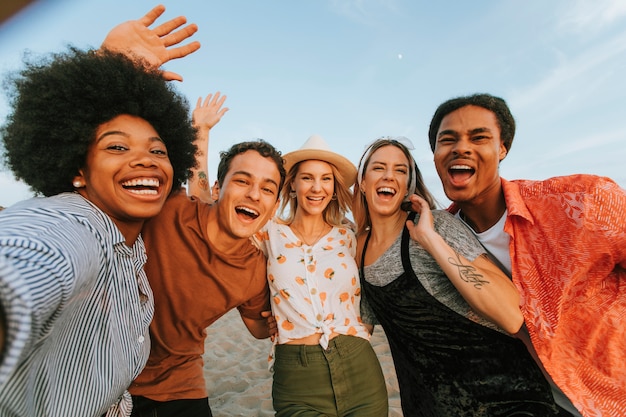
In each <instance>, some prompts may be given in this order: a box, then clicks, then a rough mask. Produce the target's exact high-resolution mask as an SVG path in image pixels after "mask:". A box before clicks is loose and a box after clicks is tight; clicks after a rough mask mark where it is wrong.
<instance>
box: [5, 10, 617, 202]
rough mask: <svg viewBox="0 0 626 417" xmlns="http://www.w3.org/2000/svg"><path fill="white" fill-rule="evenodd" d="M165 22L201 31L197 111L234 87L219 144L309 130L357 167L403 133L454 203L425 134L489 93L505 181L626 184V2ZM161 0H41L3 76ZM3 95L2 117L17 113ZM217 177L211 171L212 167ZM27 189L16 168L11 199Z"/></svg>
mask: <svg viewBox="0 0 626 417" xmlns="http://www.w3.org/2000/svg"><path fill="white" fill-rule="evenodd" d="M162 2H163V4H164V5H165V6H166V8H167V10H166V12H165V14H164V16H162V17H161V18H160V19H159V20H158V22H164V21H166V20H168V19H170V18H173V17H175V16H178V15H185V16H187V18H188V20H189V21H190V22H195V23H197V24H198V25H199V31H198V33H197V34H196V35H195V36H194V37H193V39H195V40H198V41H200V42H201V43H202V48H201V49H200V50H199V51H198V52H196V53H195V54H194V55H192V56H190V57H187V58H185V59H182V60H178V61H175V62H172V63H169V64H168V65H166V68H167V69H170V70H172V71H175V72H178V73H180V74H181V75H182V76H183V77H184V81H183V82H182V83H177V88H178V90H179V91H180V92H181V93H182V94H184V95H185V96H186V97H187V98H188V99H189V101H190V105H192V106H193V105H194V104H195V102H196V99H197V98H198V97H199V96H204V95H206V94H207V93H209V92H214V91H221V92H222V93H223V94H226V95H227V96H228V99H227V101H226V105H227V106H228V107H230V109H231V110H230V111H229V112H228V113H227V114H226V116H225V117H224V118H223V119H222V121H221V122H220V124H218V125H217V126H216V127H215V128H214V129H213V131H212V133H211V147H210V151H209V152H210V153H211V158H210V166H211V167H212V168H213V169H215V168H216V167H217V160H218V151H220V150H223V149H226V148H227V147H229V146H230V145H231V144H233V143H235V142H239V141H242V140H249V139H254V138H263V139H266V140H267V141H269V142H270V143H272V144H274V145H275V146H276V147H277V148H279V149H280V150H282V151H283V152H289V151H292V150H294V149H297V148H299V147H300V146H301V145H302V144H303V143H304V141H305V140H306V139H307V138H308V137H309V136H310V135H311V134H314V133H316V134H320V135H322V136H323V137H324V138H325V139H326V140H327V141H328V142H329V143H330V144H331V147H332V148H333V149H334V150H335V151H337V152H339V153H341V154H343V155H345V156H346V157H348V158H349V159H350V160H352V162H354V163H355V164H357V163H358V159H359V157H360V155H361V153H362V151H363V150H364V147H365V145H366V144H368V143H369V142H371V141H372V140H373V139H375V138H377V137H379V136H383V135H391V136H398V135H402V136H406V137H408V138H410V139H411V140H412V141H413V143H414V144H415V150H414V151H413V154H414V156H415V157H416V159H417V161H418V163H419V165H420V168H421V169H422V172H423V174H424V177H425V180H426V182H427V185H428V186H429V188H430V189H431V191H433V193H434V194H435V196H437V198H438V199H439V200H440V202H441V203H442V204H444V205H445V204H447V199H446V198H445V195H444V194H443V192H442V191H441V184H440V182H439V179H438V177H437V174H436V173H435V170H434V167H433V162H432V152H431V151H430V148H429V146H428V139H427V131H428V125H429V123H430V118H431V117H432V114H433V113H434V111H435V109H436V107H437V106H438V105H439V104H440V103H441V102H443V101H445V100H447V99H448V98H451V97H455V96H459V95H465V94H471V93H475V92H489V93H492V94H495V95H498V96H501V97H503V98H504V99H505V100H507V102H508V103H509V106H510V107H511V110H512V112H513V115H514V116H515V118H516V121H517V124H518V129H517V134H516V137H515V141H514V142H513V146H512V149H511V152H510V154H509V156H508V157H507V159H505V160H504V162H503V163H502V165H501V168H500V169H501V174H502V176H503V177H505V178H507V179H513V178H529V179H542V178H547V177H550V176H556V175H565V174H573V173H593V174H599V175H606V176H609V177H611V178H613V179H615V180H616V181H617V182H618V183H619V184H620V185H621V186H622V187H626V169H625V168H624V166H625V165H626V122H625V120H626V79H625V75H624V74H626V2H625V1H623V0H584V1H582V0H550V1H545V0H526V1H519V0H499V1H496V0H494V1H486V0H474V1H463V0H458V1H453V0H442V1H437V2H433V1H426V0H308V1H304V0H300V1H294V0H227V1H224V0H221V1H215V0H184V1H178V0H177V1H174V0H163V1H162ZM156 4H158V3H157V2H156V1H155V2H153V1H147V0H132V1H129V0H124V1H120V0H106V1H105V0H39V1H38V2H35V3H34V4H32V5H31V6H29V7H28V8H27V9H25V10H23V11H22V12H21V13H19V14H18V15H17V16H15V17H13V18H12V19H10V20H9V21H7V22H5V23H4V24H2V25H1V26H0V71H2V73H4V72H5V71H9V70H15V69H19V68H20V67H21V61H22V56H23V54H24V52H25V51H26V50H28V51H30V52H31V53H34V54H40V53H47V52H51V51H61V50H64V49H65V47H66V45H68V44H73V45H75V46H78V47H84V48H88V47H97V46H99V45H100V43H101V41H102V39H103V38H104V36H105V35H106V33H107V32H108V31H109V30H110V29H111V28H112V27H113V26H115V25H116V24H118V23H120V22H122V21H125V20H130V19H136V18H139V17H141V16H143V15H144V14H145V13H146V12H147V11H148V10H150V9H151V8H152V7H153V6H155V5H156ZM8 111H9V110H8V107H7V102H6V98H5V96H4V94H3V95H2V98H1V100H0V120H2V121H4V119H5V117H6V115H7V113H8ZM210 176H211V180H213V179H214V178H215V175H214V171H211V173H210ZM28 196H30V193H29V192H28V187H26V186H25V185H23V184H19V183H17V182H16V181H15V180H14V179H13V177H12V176H11V173H10V172H8V171H7V169H6V168H4V169H3V170H2V171H1V172H0V205H1V206H9V205H11V204H13V203H15V202H16V201H19V200H21V199H23V198H25V197H28Z"/></svg>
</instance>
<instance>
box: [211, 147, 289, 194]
mask: <svg viewBox="0 0 626 417" xmlns="http://www.w3.org/2000/svg"><path fill="white" fill-rule="evenodd" d="M247 151H256V152H258V153H259V154H260V155H261V156H262V157H264V158H270V159H271V160H272V161H273V162H274V163H275V164H276V169H278V172H279V173H280V184H278V195H276V198H277V199H278V196H279V195H280V192H281V190H282V189H283V186H284V184H285V166H284V161H283V157H282V154H281V153H280V151H279V150H277V149H276V148H275V147H273V146H272V145H270V144H269V143H267V142H266V141H264V140H263V139H257V140H252V141H247V142H240V143H236V144H234V145H233V146H231V147H230V149H228V150H227V151H222V152H220V163H219V165H218V166H217V183H218V184H219V186H220V188H221V187H222V185H224V179H225V178H226V174H228V171H229V170H230V165H231V163H232V162H233V158H235V157H236V156H237V155H239V154H242V153H244V152H247Z"/></svg>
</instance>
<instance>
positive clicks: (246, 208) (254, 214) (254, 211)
mask: <svg viewBox="0 0 626 417" xmlns="http://www.w3.org/2000/svg"><path fill="white" fill-rule="evenodd" d="M235 209H236V210H240V211H245V212H247V213H250V214H252V215H253V216H258V215H259V212H258V211H256V210H252V209H250V208H248V207H243V206H239V207H235Z"/></svg>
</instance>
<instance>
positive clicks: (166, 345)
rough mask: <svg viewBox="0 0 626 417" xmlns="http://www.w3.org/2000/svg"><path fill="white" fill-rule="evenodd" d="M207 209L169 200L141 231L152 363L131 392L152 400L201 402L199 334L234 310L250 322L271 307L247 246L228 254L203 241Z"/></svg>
mask: <svg viewBox="0 0 626 417" xmlns="http://www.w3.org/2000/svg"><path fill="white" fill-rule="evenodd" d="M210 210H213V208H212V207H210V206H209V205H207V204H205V203H202V202H200V201H199V200H196V199H193V198H189V197H187V196H186V195H185V194H184V193H179V194H176V195H173V196H171V197H170V198H169V199H168V201H167V202H166V204H165V207H164V208H163V210H162V212H161V213H160V214H159V215H158V216H157V217H155V218H154V219H152V220H150V221H149V222H147V223H146V224H145V226H144V229H143V232H142V235H143V239H144V242H145V245H146V251H147V254H148V262H147V263H146V267H145V268H146V274H147V275H148V280H149V281H150V285H151V287H152V291H153V292H154V304H155V313H154V320H153V321H152V324H151V325H150V337H151V351H150V358H149V359H148V363H147V364H146V367H145V368H144V370H143V371H142V373H141V374H140V375H139V377H137V379H136V380H135V381H134V382H133V384H132V385H131V387H130V388H129V391H130V392H131V394H133V395H141V396H144V397H147V398H150V399H153V400H157V401H170V400H178V399H193V398H204V397H207V396H208V394H207V391H206V383H205V381H204V376H203V360H202V354H203V353H204V342H205V336H206V332H205V329H206V328H207V327H208V326H209V325H211V324H212V323H213V322H215V321H216V320H217V319H218V318H220V317H221V316H223V315H224V314H226V313H227V312H228V311H229V310H231V309H232V308H234V307H237V309H238V310H239V312H240V314H241V315H242V316H244V317H248V318H255V319H256V318H260V317H261V316H260V312H261V311H264V310H269V308H270V307H269V290H268V286H267V279H266V259H265V256H264V255H263V253H262V252H261V251H259V250H258V249H257V248H256V247H255V246H254V245H253V244H252V243H250V241H246V244H244V245H242V249H241V251H240V252H239V253H237V254H236V255H232V254H229V255H228V256H226V255H225V254H223V253H221V252H220V251H219V250H217V249H216V248H215V246H214V245H213V244H212V243H211V242H210V241H209V239H208V236H207V219H208V216H209V212H210Z"/></svg>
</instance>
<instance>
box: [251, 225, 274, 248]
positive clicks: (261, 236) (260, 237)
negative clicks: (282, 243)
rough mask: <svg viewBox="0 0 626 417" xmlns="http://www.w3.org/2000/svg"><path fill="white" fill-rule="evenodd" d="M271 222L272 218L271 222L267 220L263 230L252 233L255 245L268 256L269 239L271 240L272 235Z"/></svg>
mask: <svg viewBox="0 0 626 417" xmlns="http://www.w3.org/2000/svg"><path fill="white" fill-rule="evenodd" d="M270 222H271V220H270V221H269V222H267V223H266V224H265V225H264V226H263V227H262V228H261V230H259V231H258V232H256V233H255V234H253V235H252V237H251V238H250V240H251V241H252V243H254V245H255V246H256V247H257V248H259V250H260V251H261V252H263V254H264V255H265V256H267V253H268V248H267V245H268V241H269V240H270V236H269V223H270Z"/></svg>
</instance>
